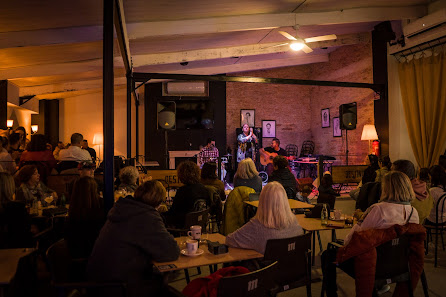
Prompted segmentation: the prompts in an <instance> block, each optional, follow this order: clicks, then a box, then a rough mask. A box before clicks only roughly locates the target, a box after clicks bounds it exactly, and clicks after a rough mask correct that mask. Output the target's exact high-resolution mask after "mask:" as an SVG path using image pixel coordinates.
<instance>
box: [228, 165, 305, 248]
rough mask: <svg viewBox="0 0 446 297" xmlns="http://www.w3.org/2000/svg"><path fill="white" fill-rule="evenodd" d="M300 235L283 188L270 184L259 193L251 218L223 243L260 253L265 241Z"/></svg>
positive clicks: (275, 183)
mask: <svg viewBox="0 0 446 297" xmlns="http://www.w3.org/2000/svg"><path fill="white" fill-rule="evenodd" d="M245 160H246V159H245ZM301 234H303V230H302V227H301V226H300V225H299V223H298V221H297V218H296V216H295V215H294V214H293V212H292V211H291V208H290V205H289V203H288V197H287V194H286V192H285V189H284V188H283V186H282V185H281V184H280V183H278V182H271V183H269V184H267V185H266V186H265V187H264V188H263V190H262V192H261V193H260V198H259V207H258V208H257V213H256V215H255V216H254V218H252V219H251V220H250V221H249V222H248V223H247V224H245V225H244V226H243V227H241V228H240V229H238V230H237V231H235V232H233V233H231V234H229V235H228V236H227V237H226V244H227V245H229V246H232V247H238V248H245V249H254V250H256V251H257V252H259V253H261V254H263V253H264V252H265V248H266V242H267V241H268V240H269V239H280V238H289V237H294V236H298V235H301Z"/></svg>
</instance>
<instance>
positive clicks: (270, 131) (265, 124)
mask: <svg viewBox="0 0 446 297" xmlns="http://www.w3.org/2000/svg"><path fill="white" fill-rule="evenodd" d="M262 137H263V138H267V137H270V138H274V137H276V121H272V120H265V121H262Z"/></svg>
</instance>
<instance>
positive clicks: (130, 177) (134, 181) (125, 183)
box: [118, 166, 139, 193]
mask: <svg viewBox="0 0 446 297" xmlns="http://www.w3.org/2000/svg"><path fill="white" fill-rule="evenodd" d="M138 178H139V171H138V169H137V168H136V167H135V166H126V167H124V168H122V169H121V170H120V171H119V180H120V181H121V183H120V184H119V186H118V191H120V190H124V191H126V192H129V193H134V192H135V190H136V188H138Z"/></svg>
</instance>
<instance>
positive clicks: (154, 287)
mask: <svg viewBox="0 0 446 297" xmlns="http://www.w3.org/2000/svg"><path fill="white" fill-rule="evenodd" d="M165 199H166V190H165V189H164V187H163V185H162V184H161V183H160V182H159V181H148V182H145V183H144V184H143V185H141V186H139V187H138V188H137V189H136V191H135V195H134V197H131V196H127V197H126V198H125V199H119V200H118V201H117V202H116V203H115V205H114V206H113V208H112V209H111V210H110V212H109V214H108V216H107V221H106V223H105V225H104V227H103V228H102V229H101V232H100V234H99V237H98V239H97V240H96V242H95V244H94V248H93V251H92V253H91V256H90V258H89V260H88V268H87V274H88V278H89V279H90V280H93V281H97V282H110V281H113V282H116V281H119V282H123V283H126V284H127V290H128V291H127V293H128V296H130V297H133V296H138V297H139V296H165V294H164V292H161V291H160V290H162V280H161V277H159V278H158V279H156V278H155V277H156V275H154V274H153V272H152V271H153V265H152V261H157V262H167V261H174V260H176V259H177V258H178V256H179V253H180V250H179V248H178V245H177V243H176V241H175V239H174V238H173V236H172V235H171V234H169V232H167V230H166V227H165V226H164V223H163V220H162V218H161V216H160V214H159V212H158V211H157V208H158V207H159V205H160V204H161V202H163V201H164V200H165ZM70 208H71V206H70ZM113 292H116V289H114V291H112V292H109V293H113ZM111 295H112V294H107V296H111ZM112 296H115V295H114V294H113V295H112Z"/></svg>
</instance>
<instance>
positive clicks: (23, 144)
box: [14, 126, 29, 151]
mask: <svg viewBox="0 0 446 297" xmlns="http://www.w3.org/2000/svg"><path fill="white" fill-rule="evenodd" d="M14 133H17V134H20V145H19V148H20V150H22V151H24V150H26V147H27V145H28V143H29V140H28V138H26V135H27V133H26V130H25V128H24V127H22V126H19V127H17V128H16V129H15V130H14Z"/></svg>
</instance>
